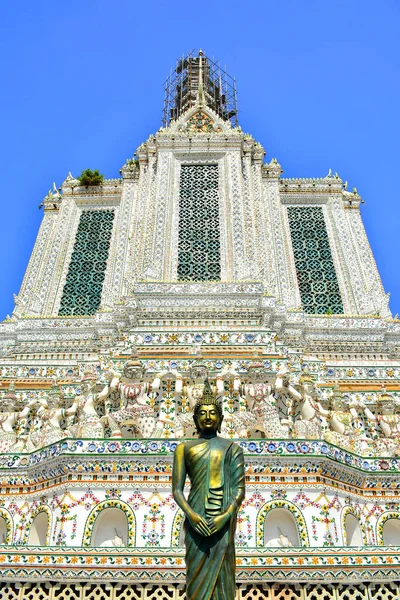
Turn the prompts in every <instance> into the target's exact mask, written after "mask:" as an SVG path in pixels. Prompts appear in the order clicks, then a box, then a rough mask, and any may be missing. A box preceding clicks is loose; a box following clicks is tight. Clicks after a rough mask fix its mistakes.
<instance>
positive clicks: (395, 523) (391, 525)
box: [383, 519, 400, 546]
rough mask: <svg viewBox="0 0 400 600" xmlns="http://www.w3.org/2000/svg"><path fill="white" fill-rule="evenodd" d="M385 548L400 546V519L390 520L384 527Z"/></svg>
mask: <svg viewBox="0 0 400 600" xmlns="http://www.w3.org/2000/svg"><path fill="white" fill-rule="evenodd" d="M383 543H384V545H385V546H400V519H388V520H387V521H386V523H384V525H383Z"/></svg>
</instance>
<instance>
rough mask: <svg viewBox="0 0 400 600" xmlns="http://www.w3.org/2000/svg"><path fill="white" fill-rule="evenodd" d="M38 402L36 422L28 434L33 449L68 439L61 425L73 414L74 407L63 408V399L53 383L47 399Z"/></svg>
mask: <svg viewBox="0 0 400 600" xmlns="http://www.w3.org/2000/svg"><path fill="white" fill-rule="evenodd" d="M38 402H39V405H40V407H39V409H38V410H37V416H38V422H37V424H36V427H35V429H34V431H33V432H31V433H30V436H29V438H30V439H29V441H30V443H31V444H32V445H33V446H34V447H36V448H42V447H43V446H48V445H49V444H55V443H56V442H58V441H59V440H62V439H63V438H65V437H68V435H69V431H68V429H62V427H61V425H62V421H63V420H64V419H66V418H68V417H71V416H73V415H74V414H75V407H74V406H72V407H70V408H68V409H65V408H64V407H63V404H64V398H63V395H62V392H61V390H60V388H59V387H58V386H57V384H56V382H55V381H53V385H52V387H51V389H50V390H49V392H48V394H47V397H46V398H39V400H38Z"/></svg>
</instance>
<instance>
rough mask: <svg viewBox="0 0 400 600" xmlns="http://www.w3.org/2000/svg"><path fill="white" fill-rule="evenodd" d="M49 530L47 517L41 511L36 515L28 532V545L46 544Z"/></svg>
mask: <svg viewBox="0 0 400 600" xmlns="http://www.w3.org/2000/svg"><path fill="white" fill-rule="evenodd" d="M48 531H49V517H48V515H47V513H45V512H44V511H41V512H40V513H38V514H37V515H36V517H35V518H34V520H33V523H32V525H31V530H30V532H29V538H28V546H46V545H47V543H46V542H47V536H48Z"/></svg>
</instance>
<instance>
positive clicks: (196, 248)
mask: <svg viewBox="0 0 400 600" xmlns="http://www.w3.org/2000/svg"><path fill="white" fill-rule="evenodd" d="M219 236H220V231H219V207H218V165H182V167H181V178H180V197H179V242H178V279H179V280H180V281H215V280H218V279H221V257H220V242H219Z"/></svg>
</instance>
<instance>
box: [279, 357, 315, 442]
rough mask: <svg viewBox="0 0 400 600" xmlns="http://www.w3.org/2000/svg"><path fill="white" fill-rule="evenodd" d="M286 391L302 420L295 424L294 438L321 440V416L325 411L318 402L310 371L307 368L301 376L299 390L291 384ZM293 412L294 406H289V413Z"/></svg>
mask: <svg viewBox="0 0 400 600" xmlns="http://www.w3.org/2000/svg"><path fill="white" fill-rule="evenodd" d="M286 389H287V392H288V394H289V395H290V396H291V397H292V399H294V400H296V402H297V404H298V407H299V409H300V418H298V419H296V420H295V423H294V436H295V437H297V438H310V439H320V438H321V435H322V431H321V419H320V414H323V413H324V409H323V408H322V406H321V404H320V402H319V401H318V400H317V394H316V391H315V387H314V382H313V379H312V377H311V375H310V373H309V371H308V369H307V368H305V369H304V370H303V373H302V374H301V376H300V379H299V389H295V388H294V386H293V385H291V384H290V383H288V384H287V386H286ZM291 412H293V404H291V405H289V413H291Z"/></svg>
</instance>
